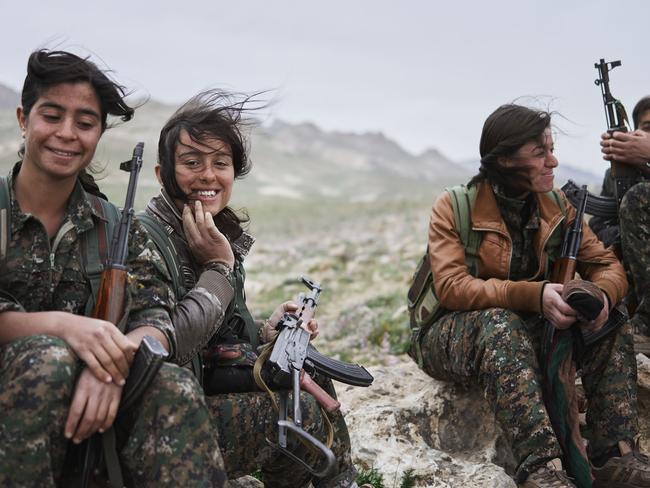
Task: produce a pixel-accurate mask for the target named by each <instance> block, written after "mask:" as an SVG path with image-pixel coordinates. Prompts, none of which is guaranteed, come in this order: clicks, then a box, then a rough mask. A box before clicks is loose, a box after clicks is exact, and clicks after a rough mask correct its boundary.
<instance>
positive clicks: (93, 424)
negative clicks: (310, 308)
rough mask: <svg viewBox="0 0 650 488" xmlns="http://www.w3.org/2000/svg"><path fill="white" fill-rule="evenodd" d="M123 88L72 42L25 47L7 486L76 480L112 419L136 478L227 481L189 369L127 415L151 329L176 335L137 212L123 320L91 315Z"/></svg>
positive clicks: (2, 359)
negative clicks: (98, 169) (104, 169)
mask: <svg viewBox="0 0 650 488" xmlns="http://www.w3.org/2000/svg"><path fill="white" fill-rule="evenodd" d="M124 96H125V93H124V90H123V88H122V87H120V86H119V85H118V84H117V83H115V82H114V81H112V80H111V79H110V78H108V77H107V76H106V74H105V73H104V72H103V71H101V70H100V69H99V68H98V67H97V66H96V65H95V64H94V63H92V62H91V61H89V60H88V59H83V58H80V57H78V56H76V55H74V54H72V53H68V52H64V51H37V52H35V53H33V54H32V55H31V56H30V58H29V62H28V65H27V77H26V78H25V84H24V87H23V92H22V97H21V103H22V104H21V106H20V107H19V108H18V109H17V118H18V123H19V125H20V128H21V130H22V133H23V138H24V145H23V147H22V149H21V151H20V154H21V156H22V159H21V161H20V162H19V163H17V164H16V166H15V167H14V169H13V171H12V172H11V174H10V175H9V177H8V178H6V179H5V178H4V177H2V178H0V192H2V196H3V198H0V204H1V205H2V207H3V208H0V210H2V213H0V215H3V216H5V217H6V216H7V215H9V219H8V223H7V220H6V219H5V220H4V224H5V225H3V226H1V227H0V233H1V234H0V242H2V243H7V244H8V245H7V247H6V253H3V256H2V259H0V411H1V412H2V415H1V416H0V485H1V486H26V487H31V486H34V487H35V486H45V487H54V486H70V485H72V483H73V481H71V479H70V478H74V477H75V476H77V477H78V475H79V471H80V468H81V464H82V463H81V462H79V463H74V461H75V459H76V458H75V454H77V455H78V454H80V451H79V450H78V447H77V446H76V445H77V444H80V443H81V442H82V441H84V440H85V439H87V438H89V437H90V436H92V435H94V434H96V433H104V432H111V433H113V431H112V430H109V429H110V428H111V427H112V425H113V424H114V423H115V424H117V425H119V428H120V432H122V433H123V434H124V436H123V437H121V439H120V443H119V444H118V445H117V449H118V451H119V452H118V453H117V454H118V455H119V459H120V461H121V464H122V468H123V469H124V470H125V471H126V474H127V475H128V479H129V480H130V481H129V483H130V485H131V486H152V485H153V484H155V485H156V486H187V485H188V484H191V482H194V483H196V484H202V485H205V486H219V487H220V486H223V481H224V480H223V478H224V475H223V470H222V469H221V465H220V463H219V461H220V458H219V457H218V455H215V454H214V453H215V452H217V451H218V447H217V444H216V439H215V436H214V433H213V432H212V429H211V426H210V420H209V417H208V412H207V409H206V407H205V404H204V403H203V402H202V398H203V395H202V392H201V391H200V390H199V389H198V388H197V387H196V385H195V383H194V382H193V380H192V378H191V377H190V376H189V375H188V374H187V372H186V371H185V370H183V369H182V368H179V367H177V366H174V365H169V364H166V365H163V367H162V368H161V369H160V372H159V373H158V375H157V376H156V378H155V379H154V380H153V382H152V384H151V386H150V387H149V389H148V390H147V391H146V393H144V394H143V396H142V397H141V398H140V400H139V402H138V403H136V404H135V405H134V407H132V408H127V410H126V411H125V412H124V414H122V415H120V416H118V415H117V412H118V408H119V406H120V401H121V396H122V388H123V386H124V384H125V379H126V377H127V376H128V374H129V369H130V366H131V362H132V361H133V357H134V354H135V351H136V349H137V348H138V346H139V344H140V341H141V340H142V337H143V336H144V335H145V334H147V335H151V336H154V337H156V338H157V339H158V340H159V341H160V342H161V343H162V344H163V345H164V346H166V347H167V348H169V349H171V348H173V347H174V341H175V336H174V333H173V332H174V331H173V327H172V325H171V320H170V316H169V310H170V309H171V304H172V302H171V300H172V298H171V291H170V289H169V283H168V282H167V277H166V275H164V274H163V273H162V272H160V271H159V269H158V267H157V266H156V262H158V261H160V256H157V254H156V251H155V248H154V247H153V245H152V244H151V242H150V241H148V239H147V236H146V233H145V232H144V231H143V229H142V228H141V227H140V226H139V225H138V224H137V223H134V225H132V226H131V228H130V234H129V239H128V261H127V265H128V271H129V276H130V279H129V280H128V284H127V285H126V287H127V288H128V289H127V290H125V294H128V296H129V298H130V300H129V302H130V306H129V308H128V309H127V310H124V312H123V313H124V320H123V321H122V322H123V323H124V326H123V328H122V329H119V328H118V327H117V326H116V325H115V324H112V323H110V322H108V321H105V320H100V319H96V318H93V317H91V316H89V315H90V310H91V309H92V305H93V303H94V301H95V297H94V296H93V287H92V286H91V285H92V281H91V279H92V275H90V274H89V273H88V272H87V270H89V269H90V268H91V266H92V267H93V268H97V267H100V265H101V264H102V260H103V259H105V258H106V256H103V255H102V253H101V252H100V249H101V248H102V247H103V248H106V247H107V246H108V235H107V234H108V231H107V227H110V226H109V225H107V224H106V222H107V221H108V222H109V223H110V219H117V216H118V215H119V210H118V209H117V207H115V206H114V205H112V204H111V203H109V202H107V201H105V199H103V198H100V196H101V197H103V195H101V193H100V192H99V188H98V187H97V185H96V184H95V182H94V180H93V179H92V177H90V175H89V174H87V173H86V171H85V169H86V168H87V167H88V165H89V164H90V162H91V161H92V158H93V155H94V153H95V149H96V147H97V143H98V142H99V140H100V137H101V136H102V133H103V132H104V130H105V129H106V128H107V117H108V115H113V116H117V117H121V118H122V119H123V120H124V121H126V120H129V119H130V118H131V117H132V116H133V109H132V108H131V107H129V106H128V105H127V104H126V103H125V101H124ZM4 197H6V198H4ZM5 202H6V203H5ZM115 223H116V222H115V221H113V222H112V224H115ZM7 224H8V225H7ZM5 226H6V228H5ZM5 233H6V234H5ZM3 247H4V246H3ZM3 251H4V249H3ZM26 399H28V400H26ZM158 419H160V420H158ZM190 419H191V420H190ZM161 438H164V439H169V440H170V441H174V440H178V439H184V440H187V439H192V441H193V442H192V443H188V442H185V441H183V442H175V443H174V442H170V443H169V444H165V443H163V442H161V441H160V439H161ZM107 439H109V438H107ZM143 444H145V445H146V446H148V447H144V448H143V447H142V445H143ZM163 444H164V445H163ZM171 446H174V447H171ZM99 454H100V453H98V452H97V453H94V452H91V456H95V455H99ZM113 459H114V458H113ZM161 465H162V466H164V468H160V466H161ZM92 468H93V466H88V470H87V473H90V470H91V469H92ZM111 468H112V469H117V470H118V471H119V466H117V465H116V464H112V465H111ZM165 470H169V471H168V472H166V471H165ZM112 472H113V473H114V472H115V471H114V470H113V471H112ZM172 472H173V475H172V474H171V473H172ZM190 480H191V482H190ZM100 481H101V480H100ZM100 484H102V485H103V484H104V483H100Z"/></svg>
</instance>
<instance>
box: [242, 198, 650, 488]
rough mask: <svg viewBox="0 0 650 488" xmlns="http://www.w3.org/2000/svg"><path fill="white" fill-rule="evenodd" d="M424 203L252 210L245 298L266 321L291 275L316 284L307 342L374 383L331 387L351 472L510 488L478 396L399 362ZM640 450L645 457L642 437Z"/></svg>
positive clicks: (502, 453)
mask: <svg viewBox="0 0 650 488" xmlns="http://www.w3.org/2000/svg"><path fill="white" fill-rule="evenodd" d="M430 205H431V202H430V201H419V202H410V203H409V202H402V203H397V204H394V203H391V204H390V205H389V204H385V205H382V204H377V203H375V204H373V205H368V206H364V205H356V206H355V205H350V206H343V207H336V206H332V207H331V208H330V207H328V208H326V209H320V211H319V213H317V214H316V215H310V214H308V213H306V211H305V212H303V211H300V210H294V211H287V210H286V209H284V210H283V209H282V208H273V207H271V208H263V209H251V217H252V219H253V224H252V230H253V232H254V233H256V234H257V237H258V242H257V243H256V245H255V247H254V251H253V252H252V253H251V255H250V257H249V259H248V260H247V272H248V276H247V293H248V301H249V303H250V304H251V310H252V311H253V313H254V314H255V315H256V316H258V317H260V318H263V317H268V315H269V314H270V313H271V311H272V310H273V308H274V307H275V306H276V305H277V304H278V303H280V302H282V301H284V300H287V299H290V298H292V297H293V296H295V294H296V293H298V292H299V291H302V289H303V288H304V287H302V286H301V285H300V284H299V282H298V276H299V275H300V274H305V275H308V276H309V277H311V278H312V279H314V280H317V281H320V282H321V284H322V286H323V294H322V295H321V302H320V304H319V312H318V317H319V321H320V327H321V331H322V332H321V336H320V337H319V338H318V339H317V342H316V345H317V346H318V347H319V348H320V350H321V351H323V352H326V353H327V354H329V355H331V356H334V357H338V358H340V359H342V360H345V361H353V362H359V363H361V364H363V365H365V366H366V367H368V369H369V371H370V372H371V373H372V374H373V376H374V377H375V382H374V384H373V385H372V386H371V387H369V388H355V387H349V386H346V385H343V384H340V385H338V387H337V390H338V392H339V395H340V399H341V402H342V404H343V410H344V412H345V414H346V418H347V421H348V425H349V428H350V434H351V437H352V442H353V457H354V461H355V464H356V465H357V467H358V468H361V469H365V470H367V469H371V468H374V469H375V470H377V471H378V472H379V473H381V474H382V475H383V478H384V486H385V487H386V488H399V487H400V484H401V480H402V479H403V475H404V472H405V471H406V470H407V469H412V470H413V476H414V478H415V486H418V487H425V486H426V487H436V488H443V487H445V488H447V487H459V486H463V487H465V488H472V487H477V488H479V487H481V488H483V487H486V486H489V487H503V488H506V487H508V488H511V487H514V486H515V484H514V483H513V481H512V480H511V479H510V477H509V476H508V474H507V473H508V472H511V471H512V468H513V462H512V459H511V455H510V453H509V451H508V449H507V448H506V446H505V442H504V440H503V437H502V435H501V434H500V432H499V429H498V428H497V427H496V426H495V424H494V421H493V416H492V414H491V413H490V412H489V411H488V408H487V406H486V405H485V402H484V400H483V398H482V396H481V394H480V392H479V391H478V390H476V391H465V390H462V389H459V388H457V387H454V386H452V385H450V384H446V383H441V382H437V381H434V380H432V379H431V378H429V377H427V376H426V375H425V374H423V373H422V372H420V371H419V370H418V369H417V367H416V366H415V364H414V363H413V362H412V361H411V360H410V359H409V358H408V356H406V355H405V354H404V350H405V345H406V343H407V341H408V316H407V311H406V298H405V296H406V290H407V288H408V284H409V282H410V279H411V276H412V273H413V271H414V270H415V267H416V264H417V261H418V260H419V258H420V257H421V255H422V253H423V252H424V248H425V246H426V224H427V220H428V212H429V209H430ZM312 208H313V207H312ZM284 212H287V213H286V218H279V219H278V217H282V215H285V214H284ZM256 219H261V220H260V221H258V222H257V223H256ZM278 221H284V222H285V223H284V224H283V225H284V227H281V228H279V227H277V224H276V223H277V222H278ZM638 365H639V385H640V393H639V403H640V405H639V407H640V411H641V413H642V415H641V428H642V435H643V439H648V438H650V414H649V412H650V360H648V359H647V358H646V357H645V356H638ZM642 445H643V446H644V447H645V449H646V452H648V451H649V450H650V444H648V442H647V440H642Z"/></svg>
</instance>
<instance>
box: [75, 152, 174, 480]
mask: <svg viewBox="0 0 650 488" xmlns="http://www.w3.org/2000/svg"><path fill="white" fill-rule="evenodd" d="M143 150H144V143H143V142H139V143H138V144H137V145H136V147H135V149H134V150H133V157H132V159H131V160H130V161H126V162H124V163H122V164H121V165H120V169H122V170H123V171H128V172H129V173H130V177H129V185H128V188H127V192H126V199H125V203H124V209H123V210H122V216H121V218H120V222H119V225H118V227H117V229H116V232H115V233H114V235H113V240H112V242H111V246H110V252H109V254H108V260H107V262H106V263H105V264H104V270H103V271H102V275H101V281H100V285H99V291H98V294H97V297H96V300H95V307H94V309H93V312H92V316H93V317H95V318H99V319H102V320H106V321H109V322H112V323H113V324H116V325H117V324H119V323H120V321H121V320H122V318H123V315H124V314H125V305H126V299H127V296H126V282H127V267H126V261H127V256H128V244H129V229H130V228H131V223H132V221H133V215H134V213H135V211H134V208H133V205H134V201H135V191H136V186H137V183H138V176H139V174H140V169H141V168H142V152H143ZM165 357H166V351H165V349H164V348H163V347H162V345H161V344H160V343H159V342H158V341H157V340H156V339H154V338H153V337H149V336H145V337H144V338H143V340H142V342H141V343H140V347H139V348H138V350H137V352H136V355H135V357H134V359H133V363H132V364H131V367H130V369H129V376H128V378H127V381H126V384H125V386H124V389H123V391H122V399H121V402H120V408H119V412H118V414H119V413H121V412H123V411H124V410H125V409H127V408H128V407H129V406H131V405H133V403H135V401H136V400H137V399H138V398H139V396H140V395H141V394H142V392H143V391H144V390H145V389H146V388H147V387H148V386H149V384H150V383H151V381H152V380H153V378H154V377H155V375H156V373H157V372H158V370H159V369H160V366H161V365H162V362H163V361H164V359H165ZM114 441H115V434H114V432H113V430H112V429H109V431H107V432H106V433H105V434H103V435H102V436H101V438H100V436H99V435H98V434H95V435H93V436H92V437H91V438H90V439H88V441H87V443H86V448H85V453H84V465H83V471H82V479H81V486H82V487H83V488H86V487H87V486H88V484H89V482H90V475H91V473H92V471H93V470H94V469H95V468H96V467H97V466H98V465H99V464H100V462H101V458H102V454H103V456H104V457H105V461H106V467H107V471H108V475H109V479H110V483H111V485H112V486H114V487H116V486H120V487H121V486H123V485H124V483H123V481H122V476H121V472H120V470H119V461H118V460H117V453H116V452H115V448H114ZM100 442H101V444H102V445H103V447H104V449H103V452H102V449H100Z"/></svg>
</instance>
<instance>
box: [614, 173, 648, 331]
mask: <svg viewBox="0 0 650 488" xmlns="http://www.w3.org/2000/svg"><path fill="white" fill-rule="evenodd" d="M619 223H620V229H621V248H622V250H623V261H624V264H625V268H626V270H627V272H628V274H629V276H630V278H631V282H632V286H633V287H634V288H633V292H634V294H635V295H636V299H637V308H636V311H635V313H634V316H633V317H632V324H633V326H634V328H635V330H638V331H640V332H642V333H644V334H646V335H650V295H649V294H650V182H641V183H637V184H636V185H634V186H633V187H632V188H630V189H629V190H628V191H627V192H626V193H625V196H624V197H623V200H622V201H621V206H620V208H619Z"/></svg>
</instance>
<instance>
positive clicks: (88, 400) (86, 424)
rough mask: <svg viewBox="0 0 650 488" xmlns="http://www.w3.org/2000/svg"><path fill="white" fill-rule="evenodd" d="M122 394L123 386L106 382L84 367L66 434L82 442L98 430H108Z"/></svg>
mask: <svg viewBox="0 0 650 488" xmlns="http://www.w3.org/2000/svg"><path fill="white" fill-rule="evenodd" d="M121 397H122V387H121V386H118V385H116V384H114V383H108V384H107V383H102V382H101V381H99V380H98V379H97V378H96V377H95V376H94V374H93V373H92V372H91V371H90V370H89V369H88V368H84V370H83V371H82V372H81V374H80V375H79V379H78V380H77V385H76V386H75V390H74V394H73V395H72V403H71V404H70V409H69V410H68V418H67V419H66V422H65V428H64V431H63V432H64V434H65V436H66V437H67V438H68V439H72V441H73V442H74V443H75V444H79V443H80V442H81V441H83V440H84V439H87V438H88V437H90V436H91V435H92V434H94V433H95V432H104V431H106V429H108V428H109V427H110V426H111V425H113V421H114V420H115V416H116V415H117V410H118V407H119V406H120V399H121Z"/></svg>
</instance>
